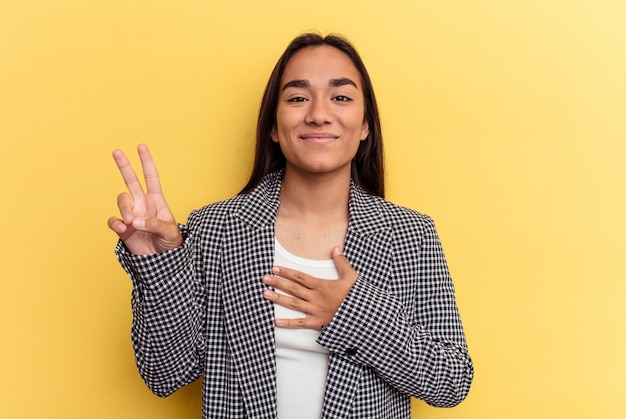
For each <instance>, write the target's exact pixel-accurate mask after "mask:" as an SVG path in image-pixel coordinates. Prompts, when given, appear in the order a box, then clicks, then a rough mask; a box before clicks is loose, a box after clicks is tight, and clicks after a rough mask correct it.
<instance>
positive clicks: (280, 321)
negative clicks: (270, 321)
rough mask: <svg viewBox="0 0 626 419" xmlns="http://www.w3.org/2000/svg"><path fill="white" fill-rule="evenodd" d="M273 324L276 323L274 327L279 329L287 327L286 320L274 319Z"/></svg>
mask: <svg viewBox="0 0 626 419" xmlns="http://www.w3.org/2000/svg"><path fill="white" fill-rule="evenodd" d="M275 323H276V326H280V327H282V326H287V320H283V319H276V321H275Z"/></svg>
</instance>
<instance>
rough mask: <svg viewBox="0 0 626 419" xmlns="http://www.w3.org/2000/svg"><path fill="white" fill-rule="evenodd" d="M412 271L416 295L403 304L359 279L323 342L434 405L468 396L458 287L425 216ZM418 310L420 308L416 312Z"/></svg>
mask: <svg viewBox="0 0 626 419" xmlns="http://www.w3.org/2000/svg"><path fill="white" fill-rule="evenodd" d="M417 255H418V257H417V259H416V260H415V261H414V263H415V264H417V266H415V269H413V270H412V271H411V272H413V273H414V277H413V278H402V280H403V281H404V280H408V281H414V283H413V285H414V287H413V289H415V293H419V292H421V291H424V292H428V293H429V294H430V297H429V298H428V299H427V300H426V301H423V300H420V299H418V298H417V296H414V297H415V300H416V301H420V303H419V304H415V303H413V304H411V303H409V302H406V301H405V302H404V303H403V302H402V301H401V300H400V299H399V298H398V297H397V296H395V295H393V294H392V293H389V292H387V291H386V290H383V289H380V288H378V287H376V286H374V285H372V284H371V283H370V282H368V280H367V278H363V277H359V278H358V279H357V281H356V283H355V284H354V286H353V287H352V289H351V291H350V293H349V294H348V296H347V297H346V299H345V300H344V302H343V304H342V305H341V307H340V308H339V310H338V311H337V313H336V314H335V317H334V318H333V320H332V321H331V323H330V324H329V325H328V326H327V327H326V328H324V330H323V331H322V333H321V335H320V337H319V339H318V343H320V344H321V345H322V346H324V347H326V348H327V349H329V350H330V351H332V352H335V353H337V354H339V355H340V356H343V357H345V358H347V359H349V360H350V361H351V362H355V363H359V364H361V365H364V366H367V367H370V368H373V369H374V370H375V371H376V372H377V373H378V374H379V375H380V376H381V377H382V378H383V379H384V380H385V381H386V382H387V383H388V384H389V385H391V386H393V387H394V388H396V389H397V390H398V391H400V392H402V393H405V394H408V395H410V396H412V397H417V398H419V399H422V400H424V401H425V402H426V403H428V404H430V405H432V406H436V407H453V406H455V405H457V404H459V403H460V402H461V401H463V400H464V399H465V397H466V396H467V394H468V392H469V388H470V385H471V382H472V379H473V375H474V367H473V364H472V360H471V358H470V356H469V353H468V348H467V343H466V340H465V334H464V332H463V326H462V324H461V319H460V316H459V313H458V309H457V305H456V299H455V295H454V287H453V284H452V280H451V278H450V275H449V273H448V268H447V264H446V261H445V257H444V255H443V250H442V248H441V244H440V241H439V237H438V236H437V233H436V230H435V226H434V223H433V222H432V220H431V219H430V218H426V223H425V228H424V231H423V238H422V241H421V245H420V248H419V252H418V253H417ZM409 310H413V311H414V312H410V311H409Z"/></svg>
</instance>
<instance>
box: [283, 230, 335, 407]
mask: <svg viewBox="0 0 626 419" xmlns="http://www.w3.org/2000/svg"><path fill="white" fill-rule="evenodd" d="M275 249H276V251H275V254H274V265H276V266H284V267H287V268H291V269H297V270H298V271H301V272H304V273H306V274H309V275H311V276H314V277H317V278H323V279H338V278H339V274H338V273H337V268H335V263H334V262H333V260H332V259H328V260H311V259H305V258H301V257H299V256H296V255H294V254H292V253H289V252H288V251H287V250H286V249H285V248H284V247H282V246H281V245H280V243H278V240H275ZM276 292H279V293H281V294H286V293H284V292H282V291H280V290H276ZM274 315H275V317H276V318H285V319H295V318H302V317H305V316H306V314H305V313H302V312H299V311H295V310H291V309H289V308H286V307H282V306H279V305H277V304H274ZM319 334H320V332H319V331H317V330H312V329H283V328H280V327H277V328H275V336H276V390H277V400H278V419H291V418H298V419H309V418H311V419H319V418H320V417H321V416H322V404H323V402H324V390H325V388H326V374H327V372H328V350H327V349H326V348H324V347H323V346H321V345H319V344H318V343H317V342H315V340H316V339H317V338H318V337H319Z"/></svg>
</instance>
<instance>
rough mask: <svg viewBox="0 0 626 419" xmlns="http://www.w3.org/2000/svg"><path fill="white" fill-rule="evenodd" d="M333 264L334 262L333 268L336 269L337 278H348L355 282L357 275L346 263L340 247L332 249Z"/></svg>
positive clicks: (346, 260)
mask: <svg viewBox="0 0 626 419" xmlns="http://www.w3.org/2000/svg"><path fill="white" fill-rule="evenodd" d="M332 258H333V262H335V267H336V268H337V273H338V274H339V278H340V279H343V278H348V279H353V280H356V277H357V276H358V274H357V273H356V271H355V270H354V269H353V268H352V265H350V262H348V259H347V258H346V257H345V255H344V254H343V252H342V251H341V248H340V247H335V248H333V251H332Z"/></svg>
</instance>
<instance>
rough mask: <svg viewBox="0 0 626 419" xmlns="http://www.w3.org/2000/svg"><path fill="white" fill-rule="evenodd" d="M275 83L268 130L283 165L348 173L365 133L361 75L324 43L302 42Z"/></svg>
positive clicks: (311, 171)
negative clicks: (273, 121) (310, 44)
mask: <svg viewBox="0 0 626 419" xmlns="http://www.w3.org/2000/svg"><path fill="white" fill-rule="evenodd" d="M280 89H281V91H280V92H279V99H278V106H277V110H276V125H275V126H274V128H273V129H272V133H271V134H272V140H273V141H275V142H277V143H279V144H280V148H281V150H282V152H283V154H284V155H285V159H286V160H287V163H286V170H287V171H288V172H289V171H294V170H297V171H300V172H302V174H314V173H315V174H321V173H335V174H340V173H341V174H346V173H347V175H348V176H349V173H350V164H351V161H352V158H353V157H354V156H355V154H356V152H357V149H358V147H359V143H360V141H363V140H364V139H365V138H366V137H367V135H368V133H369V126H368V123H367V121H366V120H365V105H364V98H363V89H362V85H361V75H360V74H359V72H358V70H357V69H356V67H355V66H354V64H353V63H352V61H351V59H350V58H349V57H348V56H347V55H346V54H344V53H343V52H341V51H340V50H338V49H336V48H334V47H331V46H327V45H323V46H314V47H306V48H303V49H301V50H300V51H298V52H297V53H296V54H294V56H293V57H291V59H290V60H289V62H288V63H287V66H286V68H285V71H284V73H283V76H282V79H281V83H280Z"/></svg>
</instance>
